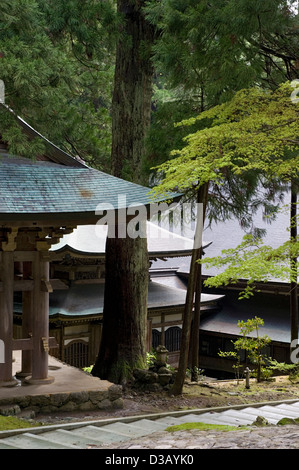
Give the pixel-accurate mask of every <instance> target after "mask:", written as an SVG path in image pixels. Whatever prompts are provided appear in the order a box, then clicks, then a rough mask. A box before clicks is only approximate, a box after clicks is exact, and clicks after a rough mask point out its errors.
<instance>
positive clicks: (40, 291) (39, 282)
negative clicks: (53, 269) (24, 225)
mask: <svg viewBox="0 0 299 470" xmlns="http://www.w3.org/2000/svg"><path fill="white" fill-rule="evenodd" d="M32 275H33V281H34V288H33V310H32V312H33V315H32V339H33V351H32V375H31V377H29V378H27V379H26V382H28V383H31V384H42V383H51V382H53V381H54V378H53V377H49V376H48V358H49V355H48V352H49V260H48V253H44V252H38V251H37V252H36V257H35V259H34V261H33V264H32Z"/></svg>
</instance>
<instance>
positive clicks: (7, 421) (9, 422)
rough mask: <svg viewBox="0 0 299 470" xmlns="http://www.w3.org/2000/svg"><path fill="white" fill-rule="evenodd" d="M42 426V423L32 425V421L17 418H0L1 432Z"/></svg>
mask: <svg viewBox="0 0 299 470" xmlns="http://www.w3.org/2000/svg"><path fill="white" fill-rule="evenodd" d="M40 425H41V423H32V422H31V421H28V420H25V419H20V418H17V417H15V416H0V431H8V430H10V429H24V428H32V427H35V426H40Z"/></svg>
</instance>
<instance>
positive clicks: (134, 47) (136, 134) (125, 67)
mask: <svg viewBox="0 0 299 470" xmlns="http://www.w3.org/2000/svg"><path fill="white" fill-rule="evenodd" d="M145 3H146V2H145V1H134V0H118V2H117V7H118V12H119V13H121V14H122V15H123V18H124V26H123V30H122V37H121V40H120V41H119V43H118V47H117V53H116V66H115V77H114V92H113V102H112V154H111V164H112V173H113V174H114V176H118V177H120V178H124V179H126V180H130V181H134V182H135V183H137V182H141V179H142V175H141V163H142V157H143V154H144V139H145V136H146V132H147V130H148V127H149V125H150V118H151V99H152V78H153V70H154V69H153V64H152V61H151V46H152V43H153V39H154V31H153V27H152V26H151V25H150V24H149V23H148V22H147V21H146V20H145V18H144V14H143V12H142V8H143V6H144V4H145Z"/></svg>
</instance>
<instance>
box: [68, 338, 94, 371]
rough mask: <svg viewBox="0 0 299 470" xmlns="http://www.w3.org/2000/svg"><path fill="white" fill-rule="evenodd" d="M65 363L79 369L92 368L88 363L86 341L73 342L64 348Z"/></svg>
mask: <svg viewBox="0 0 299 470" xmlns="http://www.w3.org/2000/svg"><path fill="white" fill-rule="evenodd" d="M64 362H66V363H67V364H69V365H71V366H74V367H79V368H80V369H81V368H82V367H88V366H90V364H89V362H88V343H86V342H85V341H77V340H75V341H72V342H71V343H69V344H68V345H66V346H65V348H64Z"/></svg>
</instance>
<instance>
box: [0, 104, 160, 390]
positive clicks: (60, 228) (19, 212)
mask: <svg viewBox="0 0 299 470" xmlns="http://www.w3.org/2000/svg"><path fill="white" fill-rule="evenodd" d="M2 106H4V107H6V106H5V105H3V104H2ZM7 112H12V111H11V110H9V109H7ZM15 119H16V120H17V122H18V123H19V125H20V126H21V127H22V129H23V131H24V132H25V133H26V134H27V135H28V137H29V138H34V137H39V138H42V139H43V141H44V144H45V149H46V150H45V152H44V154H43V155H39V156H38V157H37V158H36V159H35V160H30V159H26V158H22V157H21V156H18V155H11V154H9V153H8V146H7V142H5V141H3V140H1V136H0V157H1V158H0V179H1V183H2V191H1V194H0V220H1V224H0V226H1V228H0V340H1V346H2V350H1V356H2V357H1V362H0V386H13V385H14V384H17V381H16V380H15V378H14V376H13V374H12V370H13V368H12V361H13V351H14V350H21V351H22V370H20V371H19V376H24V377H26V380H27V381H28V383H31V384H42V383H49V382H51V381H52V380H53V379H52V377H50V376H49V375H48V355H49V351H50V350H52V349H53V348H56V347H57V346H58V347H59V343H57V341H56V338H55V336H53V337H51V336H50V334H49V307H50V302H49V298H50V295H51V294H52V293H56V290H57V292H58V291H60V289H63V292H65V291H64V288H65V284H64V283H63V282H61V280H60V279H53V278H51V276H50V262H51V247H52V246H53V245H54V244H56V243H57V242H58V241H59V240H60V239H61V238H62V237H63V236H64V235H65V234H68V233H70V232H72V231H73V230H74V229H75V228H76V227H78V226H80V225H96V224H97V222H98V221H99V215H98V214H97V211H96V208H97V207H98V205H99V204H101V207H102V209H103V210H107V213H109V211H110V212H111V210H112V209H111V208H113V211H114V212H115V211H116V212H117V211H120V210H126V209H127V208H128V207H130V208H131V209H132V208H134V207H140V206H141V205H142V206H143V207H149V206H150V204H151V199H150V197H149V189H148V188H146V187H143V186H140V185H136V184H133V183H130V182H127V181H124V180H122V179H119V178H115V177H113V176H111V175H108V174H105V173H103V172H101V171H98V170H95V169H92V168H90V167H88V166H87V165H86V164H85V163H84V162H82V161H80V160H78V159H76V158H74V157H72V156H70V155H68V154H67V153H65V152H63V151H62V150H61V149H59V148H58V147H56V146H55V145H53V144H52V143H51V142H49V141H48V140H47V139H45V138H43V136H41V135H40V134H38V133H37V132H36V131H35V130H34V129H32V128H31V127H30V126H29V125H28V124H26V123H25V122H24V121H23V120H22V119H20V118H19V117H17V116H15ZM57 295H58V294H57ZM62 297H63V298H64V295H63V296H62ZM16 303H18V304H19V305H21V311H22V315H21V329H20V328H19V331H18V334H16V332H15V331H14V324H13V320H14V311H15V305H16Z"/></svg>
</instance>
